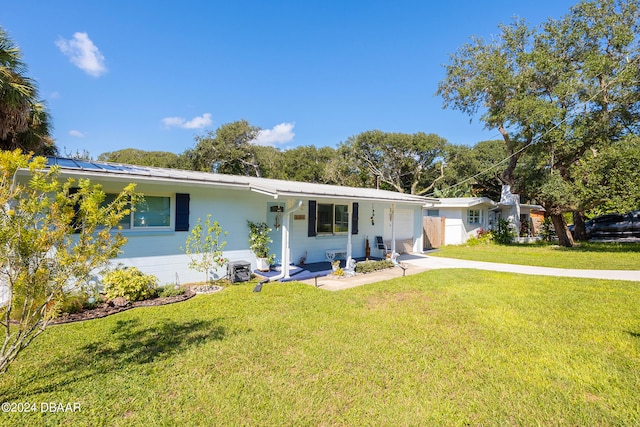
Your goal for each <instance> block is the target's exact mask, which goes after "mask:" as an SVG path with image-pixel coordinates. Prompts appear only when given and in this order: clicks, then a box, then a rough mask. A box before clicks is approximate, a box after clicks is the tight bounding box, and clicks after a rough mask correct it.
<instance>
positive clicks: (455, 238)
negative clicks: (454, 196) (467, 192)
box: [439, 206, 489, 245]
mask: <svg viewBox="0 0 640 427" xmlns="http://www.w3.org/2000/svg"><path fill="white" fill-rule="evenodd" d="M469 209H474V210H479V211H480V224H469V223H467V211H468V210H469ZM439 210H440V216H441V217H445V223H444V224H445V231H444V244H445V245H460V244H462V243H464V242H466V241H467V240H468V239H469V238H470V237H472V236H475V235H476V233H477V230H478V229H479V228H481V227H482V228H487V225H488V221H489V210H488V209H487V208H486V207H484V206H472V207H466V206H465V207H455V208H439Z"/></svg>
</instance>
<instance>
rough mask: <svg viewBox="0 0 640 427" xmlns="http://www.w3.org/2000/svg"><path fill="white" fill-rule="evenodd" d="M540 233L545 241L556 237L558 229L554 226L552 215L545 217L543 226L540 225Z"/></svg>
mask: <svg viewBox="0 0 640 427" xmlns="http://www.w3.org/2000/svg"><path fill="white" fill-rule="evenodd" d="M538 234H539V235H540V237H542V240H544V241H545V242H551V241H552V240H553V239H554V237H556V231H555V229H554V228H553V221H551V217H548V216H546V217H544V221H543V222H542V226H541V227H540V232H539V233H538Z"/></svg>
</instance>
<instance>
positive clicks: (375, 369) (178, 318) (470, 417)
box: [0, 270, 640, 426]
mask: <svg viewBox="0 0 640 427" xmlns="http://www.w3.org/2000/svg"><path fill="white" fill-rule="evenodd" d="M252 288H253V286H251V285H248V284H242V285H235V286H231V287H229V288H226V289H225V290H224V291H222V292H219V293H216V294H211V295H200V296H196V297H194V298H192V299H190V300H188V301H186V302H182V303H178V304H174V305H168V306H162V307H148V308H137V309H134V310H130V311H126V312H123V313H120V314H116V315H113V316H109V317H107V318H104V319H97V320H91V321H88V322H83V323H75V324H67V325H61V326H55V327H52V328H51V329H50V330H48V331H47V332H46V333H45V334H44V335H43V336H41V337H40V338H39V339H38V340H37V341H36V342H35V343H34V344H33V345H32V347H30V348H28V349H27V350H26V351H25V352H24V353H23V355H22V357H21V358H20V359H19V361H18V362H17V363H16V364H15V365H13V366H12V367H11V368H10V370H9V372H8V374H6V375H4V376H1V377H0V395H1V396H2V400H3V401H6V402H27V403H36V404H37V405H38V409H40V406H39V405H41V402H59V403H62V404H67V403H72V404H76V403H77V404H78V405H79V407H80V411H79V412H74V413H60V412H58V413H41V412H39V411H37V412H36V413H17V412H13V413H12V412H4V413H2V414H0V423H2V425H7V426H9V425H12V426H16V425H30V426H35V425H52V426H53V425H69V426H71V425H73V426H82V425H86V426H102V425H104V426H130V425H141V426H142V425H145V426H146V425H167V426H169V425H180V426H199V425H220V426H222V425H269V426H271V425H290V426H294V425H295V426H299V425H311V426H316V425H327V426H329V425H349V426H355V425H582V426H595V425H607V426H615V425H620V426H623V425H634V424H638V422H639V421H640V403H639V402H640V401H639V400H638V390H640V375H639V374H638V373H639V372H640V305H639V304H637V301H639V300H640V289H639V287H638V284H637V283H630V282H617V281H615V282H614V281H603V280H585V279H558V278H551V277H532V276H520V275H512V274H506V273H494V272H484V271H473V270H435V271H430V272H426V273H422V274H418V275H414V276H408V277H404V278H398V279H395V280H392V281H388V282H382V283H378V284H373V285H367V286H362V287H358V288H353V289H349V290H346V291H341V292H327V291H323V290H321V289H317V288H314V287H313V286H308V285H304V284H300V283H295V282H294V283H285V284H279V283H276V284H267V285H265V286H264V288H263V290H262V292H260V293H253V292H252Z"/></svg>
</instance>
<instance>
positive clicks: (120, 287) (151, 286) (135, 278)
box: [102, 267, 158, 302]
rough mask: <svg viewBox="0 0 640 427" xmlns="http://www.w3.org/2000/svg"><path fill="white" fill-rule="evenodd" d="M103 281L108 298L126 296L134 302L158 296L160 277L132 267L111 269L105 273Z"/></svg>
mask: <svg viewBox="0 0 640 427" xmlns="http://www.w3.org/2000/svg"><path fill="white" fill-rule="evenodd" d="M102 283H104V290H105V294H106V296H107V298H108V299H113V298H117V297H124V298H126V299H127V300H128V301H131V302H133V301H142V300H145V299H149V298H153V297H154V296H156V286H157V285H158V278H157V277H155V276H153V275H150V274H144V273H143V272H141V271H140V270H138V269H137V268H135V267H130V268H123V269H116V270H113V271H110V272H109V273H107V274H105V276H104V278H103V279H102Z"/></svg>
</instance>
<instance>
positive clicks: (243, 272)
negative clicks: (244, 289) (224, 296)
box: [227, 261, 251, 283]
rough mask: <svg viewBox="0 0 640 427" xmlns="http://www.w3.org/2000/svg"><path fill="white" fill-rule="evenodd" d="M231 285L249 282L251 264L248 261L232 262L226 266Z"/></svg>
mask: <svg viewBox="0 0 640 427" xmlns="http://www.w3.org/2000/svg"><path fill="white" fill-rule="evenodd" d="M227 271H228V273H229V280H230V281H231V283H236V282H248V281H249V280H251V263H250V262H248V261H232V262H230V263H229V264H228V265H227Z"/></svg>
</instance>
